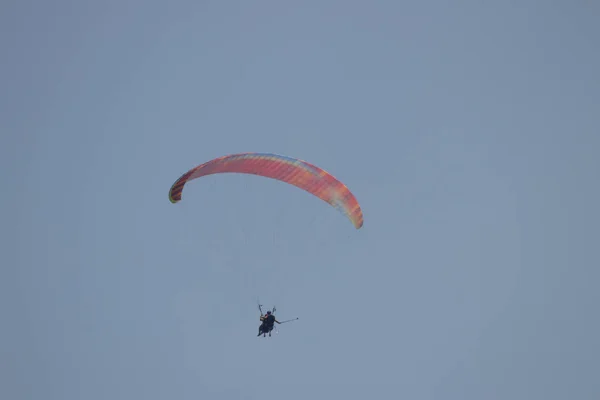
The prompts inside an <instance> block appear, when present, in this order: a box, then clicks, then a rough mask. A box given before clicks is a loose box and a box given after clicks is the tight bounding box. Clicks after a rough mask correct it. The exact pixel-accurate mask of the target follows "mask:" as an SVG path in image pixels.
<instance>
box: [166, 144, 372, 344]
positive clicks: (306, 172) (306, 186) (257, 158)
mask: <svg viewBox="0 0 600 400" xmlns="http://www.w3.org/2000/svg"><path fill="white" fill-rule="evenodd" d="M221 173H240V174H251V175H258V176H263V177H265V178H271V179H275V180H278V181H282V182H286V183H289V184H291V185H294V186H296V187H298V188H300V189H302V190H305V191H307V192H309V193H311V194H312V195H314V196H316V197H318V198H320V199H321V200H323V201H325V202H327V203H329V204H330V205H331V206H333V207H334V208H336V209H337V210H339V211H340V212H342V213H343V214H344V215H345V216H346V217H347V218H348V219H349V220H350V221H351V222H352V224H353V225H354V227H355V228H356V229H360V228H362V226H363V213H362V210H361V207H360V205H359V204H358V201H357V200H356V197H354V195H353V194H352V192H350V189H348V188H347V187H346V185H344V184H343V183H342V182H340V181H339V180H338V179H336V178H335V177H334V176H332V175H331V174H329V173H328V172H327V171H325V170H323V169H321V168H319V167H317V166H315V165H313V164H309V163H307V162H306V161H303V160H300V159H297V158H291V157H286V156H282V155H277V154H269V153H240V154H232V155H227V156H223V157H218V158H215V159H213V160H210V161H208V162H205V163H204V164H201V165H198V166H197V167H194V168H192V169H190V170H189V171H187V172H186V173H185V174H183V175H182V176H181V177H180V178H179V179H177V181H175V183H174V184H173V186H171V189H170V190H169V200H170V201H171V203H177V202H179V201H180V200H181V195H182V192H183V187H184V186H185V185H186V183H188V182H189V181H191V180H194V179H198V178H201V177H204V176H207V175H213V174H221ZM259 309H260V306H259ZM274 313H275V309H274V308H273V311H270V312H267V314H264V315H263V313H262V310H261V316H260V320H261V325H260V328H259V333H258V336H260V335H261V334H262V335H263V336H266V335H267V334H269V336H271V331H272V330H273V328H274V326H275V323H277V324H283V323H285V322H291V321H295V320H296V319H298V318H296V319H293V320H288V321H283V322H279V321H277V319H276V318H275V315H274Z"/></svg>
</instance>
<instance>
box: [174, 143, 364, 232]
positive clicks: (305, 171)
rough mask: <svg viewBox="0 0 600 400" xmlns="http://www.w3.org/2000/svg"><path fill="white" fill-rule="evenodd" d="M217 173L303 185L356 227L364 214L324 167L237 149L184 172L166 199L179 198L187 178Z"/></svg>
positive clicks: (175, 201)
mask: <svg viewBox="0 0 600 400" xmlns="http://www.w3.org/2000/svg"><path fill="white" fill-rule="evenodd" d="M220 173H240V174H252V175H259V176H263V177H266V178H271V179H276V180H279V181H282V182H286V183H289V184H291V185H294V186H296V187H299V188H300V189H303V190H305V191H307V192H309V193H311V194H313V195H314V196H316V197H318V198H320V199H321V200H323V201H326V202H327V203H329V204H331V205H332V206H333V207H335V208H337V209H338V210H340V211H341V212H342V213H343V214H345V215H346V217H347V218H348V219H349V220H350V221H351V222H352V224H353V225H354V227H355V228H356V229H360V228H361V227H362V226H363V214H362V210H361V208H360V205H359V204H358V201H357V200H356V198H355V196H354V195H353V194H352V192H350V190H349V189H348V188H347V187H346V185H344V184H343V183H342V182H340V181H339V180H338V179H336V178H335V177H333V176H332V175H331V174H330V173H328V172H326V171H325V170H323V169H321V168H319V167H317V166H315V165H312V164H310V163H307V162H306V161H303V160H300V159H297V158H291V157H286V156H282V155H278V154H270V153H240V154H232V155H227V156H223V157H218V158H215V159H213V160H210V161H208V162H206V163H204V164H201V165H198V166H197V167H194V168H192V169H190V170H189V171H187V172H186V173H185V174H183V175H182V176H181V177H180V178H179V179H178V180H177V181H176V182H175V183H174V184H173V186H171V189H170V190H169V200H170V201H171V202H172V203H177V202H179V201H180V200H181V195H182V192H183V187H184V186H185V185H186V183H187V182H189V181H191V180H194V179H197V178H201V177H203V176H207V175H212V174H220Z"/></svg>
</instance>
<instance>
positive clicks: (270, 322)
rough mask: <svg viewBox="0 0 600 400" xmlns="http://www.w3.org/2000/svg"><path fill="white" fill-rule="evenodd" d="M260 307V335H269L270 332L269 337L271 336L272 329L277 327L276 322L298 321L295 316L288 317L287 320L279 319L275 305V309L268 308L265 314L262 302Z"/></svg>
mask: <svg viewBox="0 0 600 400" xmlns="http://www.w3.org/2000/svg"><path fill="white" fill-rule="evenodd" d="M258 309H259V311H260V321H261V323H260V326H259V327H258V335H257V336H260V335H262V336H263V337H266V336H267V333H268V334H269V337H271V331H272V330H273V328H274V327H275V323H278V324H285V323H287V322H292V321H296V320H297V319H298V318H294V319H288V320H287V321H281V322H279V321H277V318H275V310H276V309H275V307H273V310H268V311H267V312H266V314H263V310H262V304H259V305H258Z"/></svg>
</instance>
